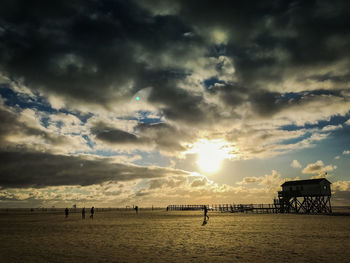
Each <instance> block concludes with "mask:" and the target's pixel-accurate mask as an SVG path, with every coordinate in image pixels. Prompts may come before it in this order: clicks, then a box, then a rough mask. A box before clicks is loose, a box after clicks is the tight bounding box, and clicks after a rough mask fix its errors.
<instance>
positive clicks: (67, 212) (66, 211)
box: [64, 208, 69, 218]
mask: <svg viewBox="0 0 350 263" xmlns="http://www.w3.org/2000/svg"><path fill="white" fill-rule="evenodd" d="M64 214H65V215H66V218H67V217H68V214H69V210H68V208H66V209H64Z"/></svg>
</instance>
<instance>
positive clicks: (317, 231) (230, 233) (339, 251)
mask: <svg viewBox="0 0 350 263" xmlns="http://www.w3.org/2000/svg"><path fill="white" fill-rule="evenodd" d="M87 212H89V210H88V211H87ZM86 215H87V216H86V219H85V220H82V219H81V214H80V213H71V214H70V215H69V217H68V218H67V219H65V218H64V213H63V211H59V212H58V211H56V212H52V211H51V212H50V211H46V212H28V211H26V212H6V211H2V212H0V242H1V247H0V255H1V262H350V217H349V216H343V215H339V216H325V215H293V214H249V213H248V214H241V213H237V214H231V213H219V212H215V213H214V212H209V216H210V220H209V222H208V224H207V225H206V226H201V225H202V221H203V212H200V211H169V212H166V211H164V210H156V211H151V210H140V211H139V214H138V215H135V212H133V211H109V212H96V213H95V218H94V220H90V219H89V213H87V214H86Z"/></svg>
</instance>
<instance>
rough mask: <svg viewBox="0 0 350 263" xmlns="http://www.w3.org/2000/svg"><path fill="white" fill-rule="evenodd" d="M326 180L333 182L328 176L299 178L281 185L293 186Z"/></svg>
mask: <svg viewBox="0 0 350 263" xmlns="http://www.w3.org/2000/svg"><path fill="white" fill-rule="evenodd" d="M323 180H325V181H326V182H327V183H329V184H331V182H330V181H328V180H327V179H326V178H319V179H308V180H297V181H288V182H284V183H283V184H282V185H281V186H292V185H301V184H303V185H304V184H319V183H320V182H322V181H323Z"/></svg>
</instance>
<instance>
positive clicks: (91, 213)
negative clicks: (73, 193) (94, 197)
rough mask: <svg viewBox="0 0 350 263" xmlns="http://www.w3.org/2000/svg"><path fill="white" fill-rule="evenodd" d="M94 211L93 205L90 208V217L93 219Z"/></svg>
mask: <svg viewBox="0 0 350 263" xmlns="http://www.w3.org/2000/svg"><path fill="white" fill-rule="evenodd" d="M94 213H95V208H94V207H91V209H90V218H91V219H94Z"/></svg>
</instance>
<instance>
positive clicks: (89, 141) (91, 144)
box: [81, 134, 96, 149]
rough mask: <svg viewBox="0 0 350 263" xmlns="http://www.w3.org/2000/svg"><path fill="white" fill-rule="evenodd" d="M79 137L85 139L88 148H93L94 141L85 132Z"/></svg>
mask: <svg viewBox="0 0 350 263" xmlns="http://www.w3.org/2000/svg"><path fill="white" fill-rule="evenodd" d="M81 137H83V138H84V140H85V141H86V144H87V145H88V146H89V147H90V149H94V147H95V145H96V143H95V142H94V141H92V140H91V139H90V137H89V136H88V135H86V134H85V135H82V136H81Z"/></svg>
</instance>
